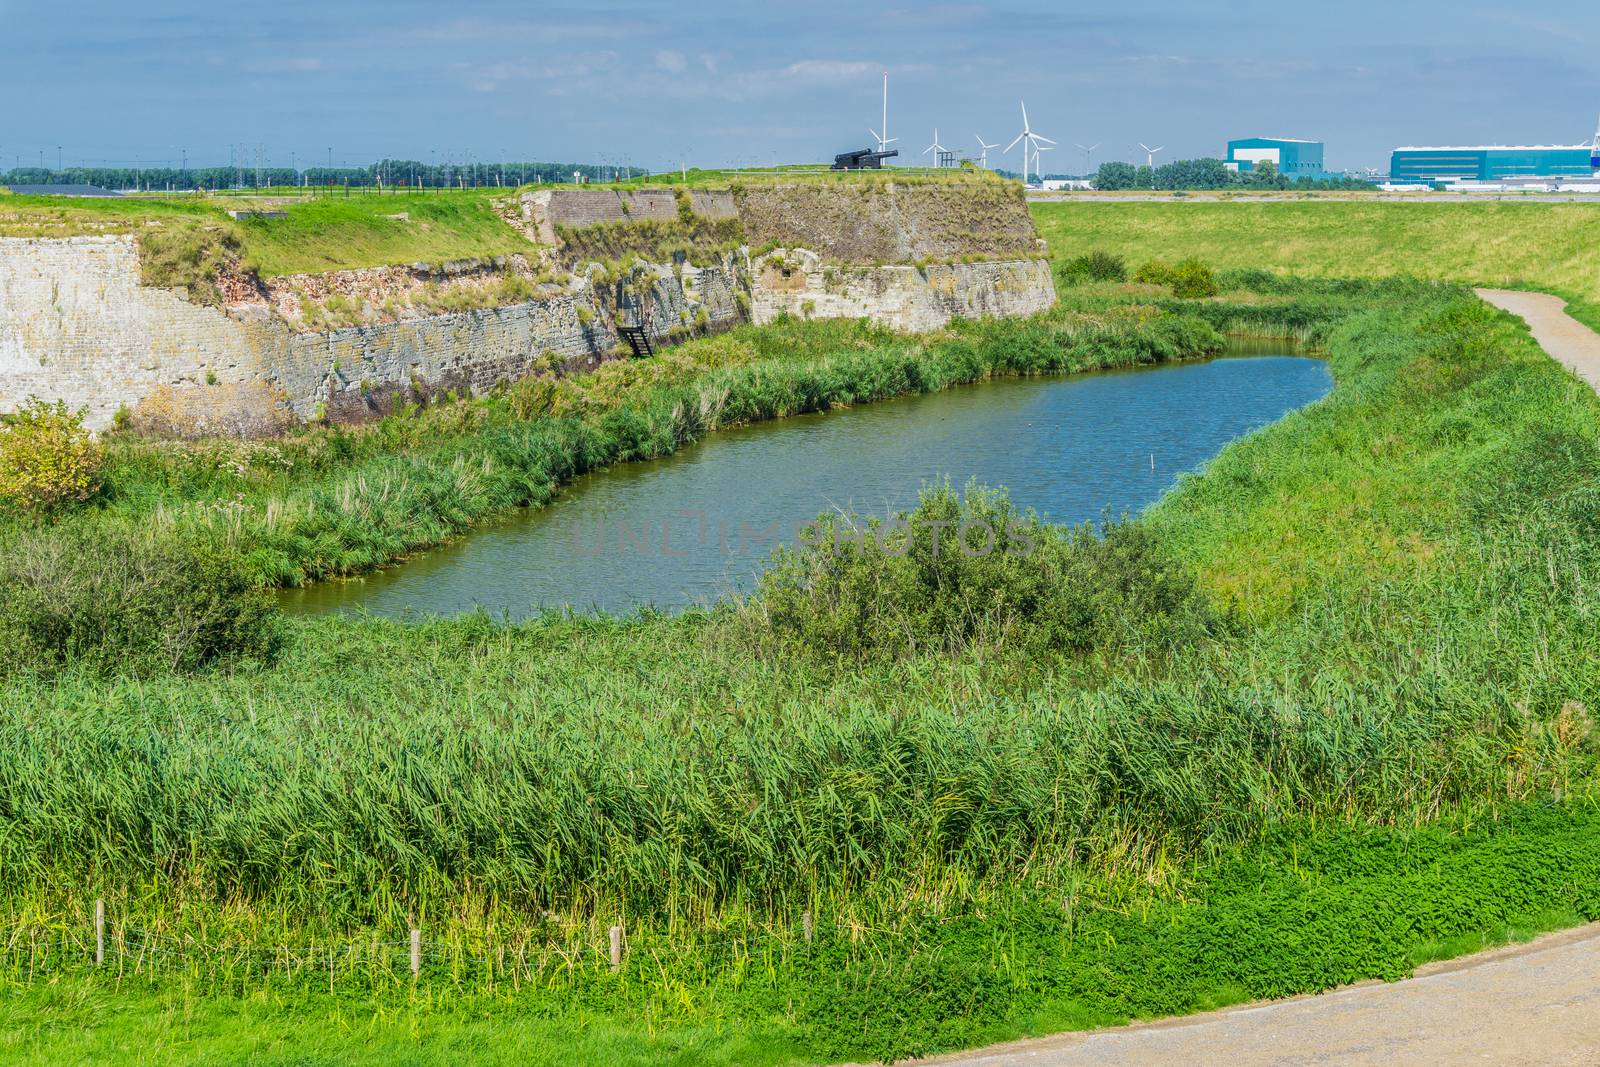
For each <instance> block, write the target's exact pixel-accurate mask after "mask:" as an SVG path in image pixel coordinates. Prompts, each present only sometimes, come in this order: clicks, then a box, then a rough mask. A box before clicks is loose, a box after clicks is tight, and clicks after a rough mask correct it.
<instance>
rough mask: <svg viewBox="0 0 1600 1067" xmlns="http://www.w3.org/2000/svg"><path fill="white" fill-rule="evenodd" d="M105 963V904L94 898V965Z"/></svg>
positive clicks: (101, 900) (98, 965)
mask: <svg viewBox="0 0 1600 1067" xmlns="http://www.w3.org/2000/svg"><path fill="white" fill-rule="evenodd" d="M105 962H106V902H105V901H104V900H103V899H101V898H99V897H96V898H95V901H94V965H95V966H96V967H100V966H103V965H104V964H105Z"/></svg>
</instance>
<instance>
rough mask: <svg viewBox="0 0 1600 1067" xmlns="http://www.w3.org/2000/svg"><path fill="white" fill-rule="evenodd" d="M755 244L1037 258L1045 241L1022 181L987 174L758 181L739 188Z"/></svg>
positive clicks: (859, 253)
mask: <svg viewBox="0 0 1600 1067" xmlns="http://www.w3.org/2000/svg"><path fill="white" fill-rule="evenodd" d="M734 200H735V202H736V204H737V206H738V210H739V219H740V222H741V223H742V224H743V226H744V234H745V239H746V240H747V241H749V243H750V247H751V248H756V249H759V248H765V247H772V246H778V247H782V248H807V249H810V250H811V251H813V252H815V253H817V254H818V255H819V256H821V257H822V258H823V259H825V260H828V261H829V262H832V263H840V264H854V265H857V266H878V265H881V264H890V263H919V262H927V261H933V262H952V261H960V260H970V259H973V258H975V257H985V258H991V259H1033V258H1039V257H1042V256H1044V254H1045V252H1044V248H1043V245H1042V243H1041V242H1040V240H1039V235H1038V232H1037V231H1036V230H1035V229H1034V225H1033V219H1032V217H1031V216H1030V215H1029V214H1028V205H1027V202H1026V201H1025V200H1024V199H1023V195H1022V189H1021V186H1019V185H1016V184H1013V183H1011V182H1001V181H991V180H984V179H981V178H970V179H966V180H955V179H951V180H917V179H910V180H905V179H900V180H895V179H892V178H888V177H876V176H875V177H871V178H862V179H859V180H856V181H851V182H817V181H813V182H751V183H749V184H748V185H743V186H740V187H738V188H737V189H735V190H734Z"/></svg>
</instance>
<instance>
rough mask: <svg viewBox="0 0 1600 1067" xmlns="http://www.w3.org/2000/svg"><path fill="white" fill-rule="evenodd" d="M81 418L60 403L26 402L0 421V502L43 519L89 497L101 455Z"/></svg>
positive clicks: (96, 483)
mask: <svg viewBox="0 0 1600 1067" xmlns="http://www.w3.org/2000/svg"><path fill="white" fill-rule="evenodd" d="M83 416H84V412H83V411H81V410H80V411H70V410H68V408H67V405H66V402H65V401H61V400H58V401H56V402H55V403H54V404H49V403H46V402H45V401H43V400H40V399H39V398H38V397H30V398H29V399H28V401H27V403H25V404H24V405H23V406H22V410H20V411H18V412H16V413H15V414H13V415H9V416H7V417H5V418H4V419H3V420H0V503H4V504H7V505H10V506H11V507H12V508H15V509H17V510H19V511H23V512H26V513H28V514H31V515H46V514H49V513H51V512H54V511H57V510H59V509H61V508H64V507H67V506H69V505H71V504H81V503H82V502H83V501H85V500H88V499H89V498H90V497H91V496H93V495H94V493H95V491H96V490H97V489H99V488H100V469H101V466H102V464H103V462H104V455H103V453H102V451H101V448H100V446H99V445H98V444H97V443H96V442H95V441H94V439H93V438H92V437H90V436H89V431H88V430H85V429H84V428H83Z"/></svg>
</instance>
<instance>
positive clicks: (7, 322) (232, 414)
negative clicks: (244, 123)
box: [0, 236, 743, 435]
mask: <svg viewBox="0 0 1600 1067" xmlns="http://www.w3.org/2000/svg"><path fill="white" fill-rule="evenodd" d="M138 279H139V264H138V254H137V251H136V248H135V243H134V238H132V237H128V236H114V237H72V238H64V239H49V238H0V411H8V410H13V409H15V408H16V407H17V406H18V405H20V404H21V403H22V402H23V401H24V400H26V399H27V398H28V397H29V396H39V397H41V398H43V399H46V400H51V401H54V400H65V401H66V402H67V403H68V404H69V405H70V406H72V407H74V408H79V407H82V408H85V409H87V412H88V414H87V419H86V422H87V424H88V425H89V426H91V427H93V428H95V429H104V428H106V427H108V426H110V425H111V423H112V421H113V419H114V418H115V417H116V413H117V411H118V410H119V409H121V408H124V407H125V408H127V409H129V411H130V412H131V413H132V414H133V415H134V416H135V417H136V418H140V417H143V416H145V415H147V414H148V415H149V416H150V417H151V419H153V420H154V421H155V422H156V423H158V424H159V425H160V426H162V427H163V428H164V429H167V430H168V431H169V432H176V433H196V434H198V433H208V432H224V433H232V434H242V435H250V434H254V433H267V432H274V431H276V430H278V429H281V428H282V427H283V426H284V425H285V424H287V423H290V422H293V421H295V420H303V419H310V418H315V417H318V416H326V417H329V418H333V419H336V420H341V421H354V420H360V419H362V418H367V417H371V416H372V415H374V414H378V413H382V412H383V411H386V410H388V408H389V407H391V406H392V404H393V403H394V402H395V400H396V399H399V398H405V397H407V396H410V395H416V394H421V395H426V393H428V392H433V391H438V390H441V389H456V390H467V391H471V392H474V393H476V392H482V391H484V390H486V389H489V388H491V387H492V386H494V385H496V384H498V383H500V382H506V381H513V380H515V379H517V378H520V377H522V376H524V375H526V374H527V373H528V372H529V370H530V369H532V367H533V365H534V363H535V361H538V360H540V359H541V358H542V357H545V356H547V354H549V353H554V354H555V356H556V357H558V360H559V362H560V363H562V364H563V365H565V366H566V367H568V368H569V369H571V368H574V367H578V366H582V365H585V364H593V363H598V362H599V361H600V360H602V359H606V358H610V357H611V356H612V355H613V354H614V352H615V350H616V348H617V345H618V337H617V333H616V330H615V327H614V325H613V322H612V311H611V310H610V309H611V307H613V306H614V303H615V299H616V297H615V293H614V292H613V290H612V289H611V288H606V289H602V290H601V291H600V292H596V291H595V290H594V289H593V288H592V287H590V286H587V285H583V284H582V283H580V284H579V286H578V289H577V291H576V292H574V293H572V294H570V295H564V296H559V297H555V298H548V299H541V300H535V301H530V302H527V303H521V304H513V305H509V306H506V307H497V308H487V309H483V310H476V311H465V312H459V313H454V314H447V315H436V316H429V317H426V318H416V319H409V320H405V321H401V322H395V323H385V324H381V325H371V326H355V327H349V328H345V329H336V330H327V331H322V332H315V333H295V332H292V331H291V330H290V329H289V328H288V326H287V325H285V324H284V323H283V321H282V320H281V319H279V318H277V317H275V316H274V315H272V314H271V313H270V311H269V310H268V309H267V308H265V307H263V306H260V305H253V306H246V307H242V308H235V309H232V313H231V314H230V313H229V312H226V311H224V310H222V309H220V308H214V307H207V306H202V305H198V304H192V303H190V302H188V301H187V300H186V299H184V297H183V295H182V294H181V292H179V291H174V290H168V289H154V288H148V287H144V286H141V285H139V284H138ZM738 285H739V280H738V278H737V276H736V274H735V270H734V265H733V264H732V263H731V261H730V262H729V263H728V264H727V265H726V266H725V267H724V268H721V269H718V268H711V269H705V270H697V269H693V268H690V269H687V270H684V271H682V272H681V278H680V277H679V275H678V274H674V272H673V271H671V270H670V269H667V268H658V269H655V270H654V271H653V277H652V279H651V281H650V284H649V285H648V286H646V287H644V292H645V296H644V299H643V301H642V303H641V304H640V306H639V307H638V308H637V309H633V311H634V314H635V316H636V317H637V318H639V319H641V320H642V321H643V322H644V323H645V324H646V326H647V327H648V328H649V329H650V331H651V333H652V334H653V335H654V336H656V337H657V338H658V339H661V340H665V339H666V337H667V335H668V333H669V331H673V330H675V329H678V328H681V327H683V326H686V325H690V324H693V323H695V322H696V321H697V319H698V317H699V313H700V311H701V310H702V309H704V311H705V313H706V319H705V325H707V326H709V327H712V328H716V327H725V326H728V325H731V324H733V323H735V322H738V321H742V320H743V313H742V311H741V309H740V308H739V306H738V303H737V301H736V299H735V298H734V293H735V292H736V291H737V288H738ZM580 309H583V310H580ZM584 318H588V319H589V321H588V322H587V323H586V322H584V321H583V320H584Z"/></svg>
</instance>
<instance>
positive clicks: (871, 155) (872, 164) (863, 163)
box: [833, 148, 900, 170]
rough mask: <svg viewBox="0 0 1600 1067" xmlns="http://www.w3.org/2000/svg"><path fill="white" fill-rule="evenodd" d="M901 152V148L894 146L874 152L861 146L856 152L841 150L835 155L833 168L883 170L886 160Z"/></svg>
mask: <svg viewBox="0 0 1600 1067" xmlns="http://www.w3.org/2000/svg"><path fill="white" fill-rule="evenodd" d="M899 154H900V152H899V150H898V149H894V148H891V149H889V151H887V152H874V151H873V150H872V149H870V148H861V149H858V150H856V151H854V152H840V153H839V154H838V155H836V156H834V157H833V169H834V170H882V169H883V161H884V160H886V159H888V158H889V157H891V156H898V155H899Z"/></svg>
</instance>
